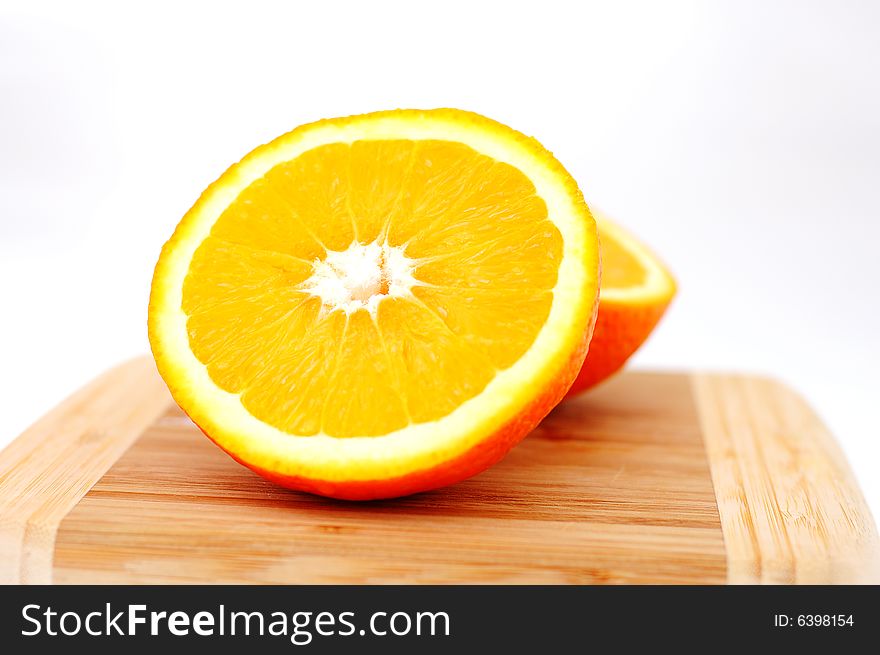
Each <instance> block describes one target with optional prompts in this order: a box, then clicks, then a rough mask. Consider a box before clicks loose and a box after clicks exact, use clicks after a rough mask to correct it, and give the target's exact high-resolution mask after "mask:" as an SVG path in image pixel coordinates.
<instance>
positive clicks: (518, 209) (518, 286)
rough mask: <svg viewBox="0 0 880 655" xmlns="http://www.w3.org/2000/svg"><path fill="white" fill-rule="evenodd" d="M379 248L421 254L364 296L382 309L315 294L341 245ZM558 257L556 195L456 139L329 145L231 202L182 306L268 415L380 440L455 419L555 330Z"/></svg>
mask: <svg viewBox="0 0 880 655" xmlns="http://www.w3.org/2000/svg"><path fill="white" fill-rule="evenodd" d="M374 242H375V243H380V244H383V243H387V244H388V246H391V247H396V248H399V249H400V250H401V251H402V252H403V253H404V254H405V255H406V257H408V258H410V260H412V262H413V264H412V277H413V278H414V280H415V285H414V286H412V288H411V293H408V294H403V295H389V281H388V280H387V279H385V278H384V277H383V279H382V280H380V283H379V284H378V286H376V288H375V289H374V290H372V291H366V292H363V293H364V294H365V295H369V294H370V293H377V294H378V295H379V296H380V298H379V302H378V304H376V305H374V311H368V309H366V308H358V309H355V310H354V311H348V312H346V311H343V310H342V309H339V308H334V307H332V306H329V305H328V304H327V303H325V302H323V301H322V299H321V298H320V297H318V296H316V295H313V294H312V293H310V292H309V290H308V288H307V285H306V284H305V283H306V282H307V280H309V278H310V276H312V275H313V273H314V271H315V265H316V262H322V261H326V259H327V255H328V252H334V251H335V252H341V251H345V250H346V249H347V248H348V247H349V246H350V245H351V244H352V243H360V244H365V245H366V244H371V243H374ZM561 258H562V237H561V235H560V234H559V232H558V230H557V229H556V227H555V226H554V225H553V223H552V222H551V221H550V220H549V219H548V218H547V208H546V206H545V204H544V202H543V200H541V199H540V198H539V197H538V196H536V195H535V188H534V186H533V184H532V183H531V182H530V181H529V180H528V178H526V177H525V176H524V175H523V174H522V173H521V172H519V171H518V170H517V169H515V168H513V167H511V166H509V165H507V164H504V163H501V162H497V161H494V160H492V159H490V158H488V157H486V156H484V155H481V154H479V153H477V152H476V151H474V150H473V149H471V148H469V147H467V146H464V145H462V144H459V143H453V142H446V141H406V140H387V141H373V140H371V141H356V142H354V143H352V144H331V145H325V146H320V147H318V148H315V149H314V150H311V151H308V152H306V153H303V154H302V155H300V156H299V157H298V158H297V159H295V160H293V161H290V162H286V163H284V164H280V165H278V166H276V167H275V168H273V169H272V170H270V171H269V172H268V173H267V174H266V175H265V176H264V177H263V178H261V179H259V180H257V181H255V182H254V183H253V184H251V186H249V187H248V188H247V189H245V190H244V191H243V192H242V193H241V194H240V195H239V197H238V198H237V200H236V201H235V202H234V203H232V204H231V205H230V206H229V207H228V208H227V209H226V211H225V212H224V213H223V214H222V215H221V216H220V218H219V219H218V220H217V222H216V223H215V225H214V227H213V229H212V230H211V236H210V237H209V238H207V239H206V240H205V241H204V242H203V243H202V245H201V246H200V247H199V248H198V250H197V251H196V253H195V255H194V256H193V259H192V263H191V265H190V269H189V274H188V275H187V278H186V281H185V283H184V288H183V303H182V308H183V310H184V312H185V313H186V314H187V316H188V321H187V329H188V334H189V342H190V346H191V348H192V350H193V353H194V354H195V355H196V357H197V358H198V359H199V361H201V362H202V363H204V364H206V366H207V370H208V373H209V375H210V376H211V378H212V379H213V380H214V382H215V383H216V384H217V385H218V386H219V387H221V388H222V389H224V390H226V391H228V392H230V393H235V394H241V401H242V404H243V405H244V406H245V407H246V408H247V410H248V411H249V412H250V413H251V414H253V415H254V416H255V417H256V418H258V419H259V420H261V421H264V422H266V423H268V424H270V425H273V426H274V427H276V428H278V429H280V430H283V431H285V432H288V433H290V434H292V435H314V434H318V433H324V434H328V435H331V436H334V437H350V436H373V435H382V434H387V433H389V432H392V431H394V430H398V429H401V428H403V427H406V426H407V425H409V424H412V423H422V422H426V421H433V420H436V419H439V418H441V417H443V416H445V415H447V414H449V413H450V412H451V411H453V410H454V409H455V408H456V407H458V406H459V405H461V404H462V403H463V402H465V401H466V400H468V399H470V398H473V397H474V396H476V395H477V394H479V393H480V392H481V391H482V390H483V389H484V388H485V386H486V385H487V384H488V383H489V382H490V381H491V380H492V378H493V377H494V376H495V374H496V372H497V371H499V370H502V369H505V368H507V367H509V366H511V365H512V364H513V363H514V362H516V361H517V360H518V359H519V358H520V357H521V356H522V354H523V353H524V352H525V351H526V350H528V348H529V347H530V346H531V344H532V342H533V341H534V339H535V337H536V336H537V334H538V332H539V331H540V329H541V327H542V326H543V324H544V323H545V321H546V319H547V316H548V314H549V311H550V306H551V304H552V289H553V287H554V286H555V284H556V277H557V269H558V266H559V263H560V260H561ZM606 274H607V273H606ZM383 275H385V273H384V269H383ZM358 293H361V292H360V291H359V292H358ZM358 299H362V300H366V298H360V297H358ZM499 335H503V338H499Z"/></svg>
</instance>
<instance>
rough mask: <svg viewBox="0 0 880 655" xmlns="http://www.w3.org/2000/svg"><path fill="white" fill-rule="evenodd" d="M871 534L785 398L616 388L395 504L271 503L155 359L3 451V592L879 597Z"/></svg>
mask: <svg viewBox="0 0 880 655" xmlns="http://www.w3.org/2000/svg"><path fill="white" fill-rule="evenodd" d="M878 562H880V560H878V537H877V530H876V527H875V524H874V522H873V519H872V518H871V515H870V512H869V510H868V508H867V506H866V504H865V501H864V499H863V498H862V495H861V492H860V491H859V489H858V486H857V485H856V482H855V480H854V479H853V477H852V473H851V472H850V470H849V467H848V465H847V463H846V461H845V460H844V458H843V456H842V454H841V452H840V450H839V449H838V447H837V445H836V444H835V442H834V440H833V438H832V437H831V435H830V434H829V433H828V432H827V430H825V428H824V427H823V426H822V424H821V423H820V422H819V421H818V419H817V418H816V416H815V415H814V414H813V412H812V411H811V410H810V408H809V407H808V406H807V405H806V404H805V403H804V402H803V400H802V399H800V398H799V397H798V396H797V395H796V394H794V393H793V392H791V391H790V390H788V389H787V388H786V387H784V386H782V385H780V384H778V383H776V382H773V381H770V380H766V379H760V378H752V377H748V376H740V375H719V374H702V373H700V374H693V373H624V374H621V375H619V376H617V377H616V378H615V379H613V380H612V381H610V382H608V383H606V384H605V385H602V386H600V387H599V388H597V389H596V390H594V391H592V392H590V393H588V394H587V395H585V396H583V397H581V398H578V399H575V400H573V401H569V402H567V403H564V404H563V405H561V406H560V407H558V408H557V409H556V410H554V411H553V412H552V413H551V414H550V416H548V417H547V419H545V420H544V422H543V423H542V424H541V425H540V426H539V427H538V428H537V429H536V430H535V431H534V432H533V433H532V434H531V435H529V436H528V437H527V438H526V440H525V441H524V442H523V443H522V444H520V445H519V446H517V447H516V448H515V449H514V450H513V451H512V452H511V453H510V454H509V455H508V456H507V458H506V459H505V460H504V461H502V462H501V463H500V464H498V465H496V466H495V467H493V468H491V469H490V470H489V471H486V472H485V473H483V474H481V475H479V476H476V477H475V478H472V479H471V480H468V481H465V482H463V483H460V484H457V485H454V486H452V487H448V488H446V489H441V490H437V491H433V492H428V493H424V494H419V495H416V496H411V497H409V498H403V499H398V500H391V501H376V502H370V503H351V502H344V501H333V500H328V499H323V498H318V497H314V496H309V495H306V494H301V493H297V492H292V491H287V490H284V489H281V488H279V487H276V486H274V485H272V484H271V483H269V482H267V481H265V480H263V479H262V478H260V477H258V476H257V475H255V474H253V473H251V472H250V471H249V470H247V469H245V468H244V467H242V466H240V465H238V464H236V463H235V462H234V461H232V460H231V459H230V458H229V457H227V456H226V455H225V454H224V453H223V452H222V451H220V450H219V449H218V448H217V447H215V446H214V445H213V444H211V443H210V442H209V441H208V440H207V439H206V438H205V437H204V436H203V435H202V434H201V433H200V432H199V431H198V429H197V428H196V427H195V426H194V425H193V424H192V423H191V422H190V421H189V420H188V419H187V418H186V416H185V415H184V414H183V413H182V412H181V411H180V410H179V409H178V408H177V407H176V406H175V405H174V403H173V402H172V400H171V399H170V397H169V395H168V393H167V391H166V390H165V388H164V385H163V384H162V382H161V380H160V379H159V377H158V374H157V373H156V371H155V368H154V366H153V364H152V361H151V360H150V359H149V358H139V359H136V360H132V361H131V362H128V363H126V364H124V365H122V366H120V367H117V368H116V369H113V370H111V371H109V372H108V373H106V374H105V375H104V376H102V377H101V378H99V379H98V380H96V381H94V382H92V383H91V384H90V385H88V386H86V387H84V388H83V389H82V390H81V391H80V392H78V393H77V394H75V395H74V396H72V397H71V398H69V399H68V400H67V401H65V402H64V403H62V404H61V405H60V406H59V407H57V408H56V409H55V410H53V411H52V412H51V413H50V414H49V415H47V416H46V417H44V418H43V419H41V420H40V421H39V422H38V423H37V424H35V425H34V426H33V427H31V428H30V429H29V430H27V431H26V432H25V433H24V434H23V435H22V436H21V437H19V438H18V439H17V440H16V441H15V442H13V443H12V444H11V445H10V446H9V447H8V448H7V449H6V450H4V451H3V452H0V582H6V583H17V582H23V583H32V582H42V583H47V582H55V583H101V582H107V583H221V582H230V583H250V582H254V583H355V584H360V583H724V582H731V583H753V582H754V583H759V582H767V583H801V582H814V583H824V582H877V581H880V575H878V573H880V568H878Z"/></svg>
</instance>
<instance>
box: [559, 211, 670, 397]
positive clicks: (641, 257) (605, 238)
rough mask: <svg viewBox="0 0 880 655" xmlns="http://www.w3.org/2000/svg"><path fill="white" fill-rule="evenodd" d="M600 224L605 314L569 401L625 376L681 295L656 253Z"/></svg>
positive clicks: (601, 296)
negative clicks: (616, 376) (622, 371)
mask: <svg viewBox="0 0 880 655" xmlns="http://www.w3.org/2000/svg"><path fill="white" fill-rule="evenodd" d="M594 213H595V212H594ZM597 223H598V226H599V238H600V242H601V247H602V290H601V291H600V294H599V315H598V317H597V319H596V326H595V328H594V330H593V338H592V341H590V350H589V352H588V353H587V357H586V359H585V360H584V364H583V366H582V368H581V370H580V372H579V373H578V376H577V378H576V379H575V381H574V384H572V386H571V389H569V391H568V394H567V397H571V396H574V395H576V394H579V393H581V392H582V391H586V390H587V389H589V388H590V387H593V386H595V385H597V384H599V383H600V382H602V381H603V380H605V379H606V378H608V377H609V376H611V375H613V374H614V373H616V372H617V371H619V370H620V369H621V368H622V367H623V365H624V364H625V363H626V361H627V360H628V359H629V358H630V357H631V356H632V355H633V353H635V352H636V350H638V349H639V347H640V346H641V345H642V344H643V343H644V342H645V340H646V339H647V338H648V336H649V335H650V334H651V332H652V331H653V330H654V328H655V327H656V326H657V323H658V322H659V321H660V319H661V318H662V317H663V314H664V313H665V311H666V308H667V307H668V306H669V303H670V302H671V301H672V298H673V296H675V290H676V287H675V280H674V279H673V277H672V275H671V274H670V273H669V271H668V270H667V269H666V267H665V266H664V265H663V264H662V263H661V262H660V260H659V259H657V257H656V256H655V255H654V254H653V253H651V251H649V250H648V249H647V248H646V247H645V246H643V245H642V244H641V243H639V242H638V241H637V240H636V239H635V238H634V237H633V236H632V235H630V234H629V233H628V232H626V231H625V230H624V229H623V228H621V227H620V226H618V225H616V224H614V223H613V222H612V221H610V220H609V219H607V218H605V217H604V216H601V215H598V214H597Z"/></svg>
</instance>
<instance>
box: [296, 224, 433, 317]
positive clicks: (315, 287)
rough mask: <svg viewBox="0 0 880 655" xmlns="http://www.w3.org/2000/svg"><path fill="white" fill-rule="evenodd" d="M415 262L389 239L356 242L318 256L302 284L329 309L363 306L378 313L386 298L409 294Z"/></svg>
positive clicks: (349, 308) (349, 311)
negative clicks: (311, 271)
mask: <svg viewBox="0 0 880 655" xmlns="http://www.w3.org/2000/svg"><path fill="white" fill-rule="evenodd" d="M414 264H415V260H413V259H410V258H409V257H407V256H406V255H405V254H404V252H403V249H402V248H399V247H396V246H390V245H388V243H387V242H385V243H381V244H380V243H379V242H377V241H374V242H373V243H368V244H363V243H359V242H357V241H354V242H352V244H351V245H350V246H349V247H348V248H347V249H346V250H342V251H338V250H328V251H327V255H326V256H325V257H324V259H316V260H315V261H314V262H313V264H312V266H313V267H314V272H313V273H312V275H311V276H310V277H309V278H308V279H307V280H305V281H304V282H303V283H302V284H301V285H300V287H301V288H302V289H303V290H304V291H307V292H309V293H311V294H312V295H314V296H316V297H318V298H320V299H321V302H322V303H323V304H324V308H325V309H326V310H327V311H334V310H337V309H341V310H342V311H344V312H345V313H346V314H351V313H352V312H354V311H357V310H358V309H362V308H363V309H366V310H367V311H369V312H370V313H371V314H373V315H375V313H376V308H377V307H378V306H379V302H380V301H381V300H382V299H383V298H388V297H391V298H393V297H402V296H409V295H410V293H411V289H412V287H413V285H414V284H415V283H416V280H415V278H413V275H412V272H413V269H414Z"/></svg>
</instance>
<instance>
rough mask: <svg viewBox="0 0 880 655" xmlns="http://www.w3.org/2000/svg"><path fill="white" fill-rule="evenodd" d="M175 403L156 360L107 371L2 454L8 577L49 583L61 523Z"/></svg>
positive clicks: (0, 565)
mask: <svg viewBox="0 0 880 655" xmlns="http://www.w3.org/2000/svg"><path fill="white" fill-rule="evenodd" d="M170 403H171V397H170V396H169V395H168V391H167V389H166V388H165V386H164V384H162V381H161V379H159V376H158V373H156V370H155V366H154V365H153V362H152V360H150V359H148V358H146V357H140V358H138V359H135V360H132V361H130V362H127V363H125V364H122V365H120V366H118V367H116V368H114V369H112V370H110V371H108V372H107V373H105V374H103V375H102V376H100V377H99V378H97V379H96V380H94V381H92V382H91V383H90V384H88V385H87V386H85V387H84V388H82V389H80V390H79V391H78V392H76V393H75V394H74V395H72V396H71V397H70V398H68V399H67V400H65V401H64V402H63V403H61V404H60V405H59V406H58V407H56V408H55V409H54V410H52V411H51V412H50V413H49V414H47V415H46V416H45V417H43V418H42V419H41V420H40V421H38V422H37V423H36V424H34V425H33V426H31V427H30V428H29V429H28V430H26V431H25V432H24V433H23V434H22V435H21V436H19V437H18V438H17V439H16V440H15V441H13V442H12V443H11V444H10V445H9V446H8V447H7V448H6V449H5V450H3V451H2V452H0V583H3V584H10V583H17V582H20V583H34V584H47V583H49V582H51V581H52V577H51V572H52V559H53V552H54V549H55V537H56V530H57V527H58V524H59V522H60V521H61V519H63V518H64V517H65V516H66V515H67V513H68V512H69V511H70V510H71V509H72V508H73V507H74V505H76V503H77V502H78V501H79V500H80V498H82V497H83V496H84V495H85V494H86V493H87V492H88V491H89V489H91V487H92V485H94V484H95V482H97V481H98V480H99V479H101V476H102V475H104V473H105V472H106V471H107V469H109V468H110V467H111V466H112V465H113V463H114V462H116V460H117V459H118V458H119V456H120V455H121V454H122V453H123V452H124V451H125V449H126V448H128V446H129V445H131V443H132V442H133V441H134V440H135V439H137V438H138V437H139V436H140V435H141V434H142V433H143V431H144V430H145V429H146V428H147V426H149V425H151V424H152V423H154V422H155V420H156V418H157V417H158V416H159V415H161V414H162V412H163V411H166V410H167V408H168V406H169V405H170Z"/></svg>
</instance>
